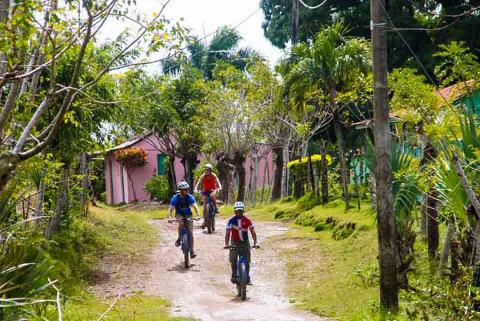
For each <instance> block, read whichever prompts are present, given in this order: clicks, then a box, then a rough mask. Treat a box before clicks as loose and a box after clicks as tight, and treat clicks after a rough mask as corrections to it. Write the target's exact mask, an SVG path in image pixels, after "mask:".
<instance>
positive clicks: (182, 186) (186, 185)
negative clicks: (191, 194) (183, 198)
mask: <svg viewBox="0 0 480 321" xmlns="http://www.w3.org/2000/svg"><path fill="white" fill-rule="evenodd" d="M177 188H178V189H189V188H190V185H188V183H187V182H185V181H183V182H180V183H178V184H177Z"/></svg>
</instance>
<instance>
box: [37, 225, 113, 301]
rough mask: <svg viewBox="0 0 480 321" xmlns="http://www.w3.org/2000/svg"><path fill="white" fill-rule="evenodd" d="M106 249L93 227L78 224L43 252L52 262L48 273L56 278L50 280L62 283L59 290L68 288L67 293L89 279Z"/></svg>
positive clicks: (58, 235) (60, 235)
mask: <svg viewBox="0 0 480 321" xmlns="http://www.w3.org/2000/svg"><path fill="white" fill-rule="evenodd" d="M105 249H106V241H105V239H104V238H103V237H102V236H100V235H99V234H98V232H97V231H96V230H95V228H94V226H93V225H92V224H91V223H90V222H87V221H83V220H77V221H74V222H73V223H72V224H71V225H70V226H69V228H68V230H65V231H62V232H60V233H58V234H56V235H55V236H54V237H53V239H52V241H50V242H48V243H47V245H46V249H45V250H46V252H47V254H48V255H49V256H50V257H51V258H52V259H53V260H54V261H55V264H54V265H53V268H52V271H51V272H52V273H53V274H56V275H54V276H53V277H54V278H55V279H60V280H62V286H63V288H64V289H65V287H67V293H68V292H70V291H71V290H72V289H73V288H74V287H76V285H77V284H78V283H79V282H82V281H84V280H86V279H87V278H88V276H89V275H90V272H91V271H92V269H93V268H94V267H95V265H96V263H97V262H98V260H99V258H100V256H101V254H102V253H103V252H104V251H105ZM65 285H67V286H65ZM72 287H73V288H72ZM69 290H70V291H69Z"/></svg>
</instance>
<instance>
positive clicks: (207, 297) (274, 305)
mask: <svg viewBox="0 0 480 321" xmlns="http://www.w3.org/2000/svg"><path fill="white" fill-rule="evenodd" d="M154 224H155V225H156V226H157V227H158V230H159V234H160V244H159V245H158V246H157V247H156V250H155V252H154V253H153V256H152V258H151V262H150V264H149V265H150V267H151V274H150V278H148V279H147V280H146V283H145V285H144V287H142V288H143V290H144V291H145V294H147V295H156V296H162V297H165V298H167V299H168V300H170V301H171V302H173V307H172V313H173V314H174V315H177V316H187V317H194V318H197V319H200V320H203V321H227V320H228V321H246V320H258V321H263V320H265V321H267V320H268V321H271V320H279V321H314V320H315V321H318V320H322V321H326V320H328V319H325V318H319V317H316V316H313V315H311V314H308V313H306V312H302V311H300V310H297V309H295V308H294V307H293V306H292V305H291V304H290V303H289V302H288V301H287V299H286V298H285V296H284V286H285V277H286V271H285V262H284V261H283V260H282V256H280V255H279V252H280V251H281V250H282V249H283V248H285V246H289V244H285V240H282V241H275V236H279V235H282V234H284V233H285V232H286V230H287V229H286V228H285V227H284V226H282V225H281V224H278V223H268V222H257V223H256V224H255V226H256V230H257V234H258V236H259V244H260V245H261V248H260V249H256V250H252V257H253V258H252V260H253V261H252V281H253V284H254V285H253V286H251V287H248V289H247V290H248V293H247V301H245V302H242V301H241V300H240V299H238V298H237V297H236V292H235V291H236V290H235V287H234V285H233V284H231V283H230V280H229V278H230V266H229V263H228V251H227V250H223V249H222V246H223V244H224V237H225V220H219V221H218V222H217V231H216V232H215V233H213V234H210V235H209V234H207V233H206V232H205V231H203V230H202V229H200V228H198V227H197V228H195V230H194V233H195V234H194V235H195V249H196V252H197V257H196V258H195V259H193V260H191V263H192V266H191V268H190V269H188V270H186V269H184V267H183V256H182V253H181V252H180V250H179V249H178V248H176V247H174V246H173V243H174V240H175V238H176V229H177V226H176V225H173V224H167V222H166V221H164V220H158V221H155V222H154ZM290 246H292V244H290Z"/></svg>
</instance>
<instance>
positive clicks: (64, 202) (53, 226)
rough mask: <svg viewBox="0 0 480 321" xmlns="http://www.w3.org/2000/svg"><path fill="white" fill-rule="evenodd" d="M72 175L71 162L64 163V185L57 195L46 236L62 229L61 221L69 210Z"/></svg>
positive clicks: (48, 237) (49, 236)
mask: <svg viewBox="0 0 480 321" xmlns="http://www.w3.org/2000/svg"><path fill="white" fill-rule="evenodd" d="M69 175H70V164H69V163H65V164H64V165H63V179H62V185H61V187H60V191H59V194H58V197H57V203H56V205H55V215H54V217H53V218H52V219H51V220H50V224H49V225H48V227H47V229H46V231H45V237H46V238H47V239H50V238H51V237H52V236H53V235H54V234H55V233H57V232H58V231H59V230H60V222H61V221H62V218H63V217H64V216H65V214H67V212H68V189H69V184H68V177H69Z"/></svg>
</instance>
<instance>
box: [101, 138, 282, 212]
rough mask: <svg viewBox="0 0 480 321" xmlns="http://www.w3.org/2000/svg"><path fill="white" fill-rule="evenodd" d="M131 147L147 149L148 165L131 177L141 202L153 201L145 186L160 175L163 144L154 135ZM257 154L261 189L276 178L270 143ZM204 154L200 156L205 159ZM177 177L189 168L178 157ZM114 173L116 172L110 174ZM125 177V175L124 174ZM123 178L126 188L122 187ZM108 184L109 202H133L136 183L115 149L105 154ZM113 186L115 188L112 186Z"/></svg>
mask: <svg viewBox="0 0 480 321" xmlns="http://www.w3.org/2000/svg"><path fill="white" fill-rule="evenodd" d="M131 146H136V147H141V148H143V149H144V150H145V151H146V152H147V164H146V165H145V166H143V167H140V168H137V169H135V170H134V171H132V174H131V178H132V181H133V186H134V188H135V193H136V196H137V200H138V201H148V200H150V194H149V193H147V192H146V191H145V189H144V186H145V183H146V182H147V181H148V180H149V179H150V178H151V177H152V176H155V175H157V155H158V154H161V152H159V150H162V149H163V148H162V146H161V144H160V143H159V141H158V139H155V136H154V135H149V136H147V139H144V140H140V141H138V142H136V143H133V144H132V145H131ZM254 155H257V156H258V157H259V166H258V171H257V175H256V180H257V182H256V185H257V187H258V188H262V187H263V186H264V182H265V186H268V184H271V182H272V180H273V166H274V165H273V161H272V152H271V150H270V148H269V147H268V146H267V145H258V148H257V150H256V151H255V152H254ZM204 158H205V157H204V155H200V157H199V159H200V161H202V160H203V159H204ZM253 159H254V158H253V157H252V156H249V157H247V160H246V164H245V169H246V179H247V187H248V184H249V183H250V178H251V176H252V171H251V167H253V164H254V163H253ZM174 166H175V176H176V179H177V182H179V181H182V180H184V179H185V170H184V167H183V164H182V162H181V159H179V158H175V161H174ZM110 174H112V175H110ZM122 176H123V177H122ZM122 179H123V188H122ZM105 183H106V191H107V204H119V203H122V202H126V203H130V202H133V201H134V200H135V197H134V193H133V189H132V184H131V183H130V180H129V179H128V176H127V173H126V171H125V170H123V169H122V166H121V164H120V163H119V162H117V161H116V160H115V158H114V157H113V152H109V153H107V154H106V156H105ZM112 187H113V188H112Z"/></svg>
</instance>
